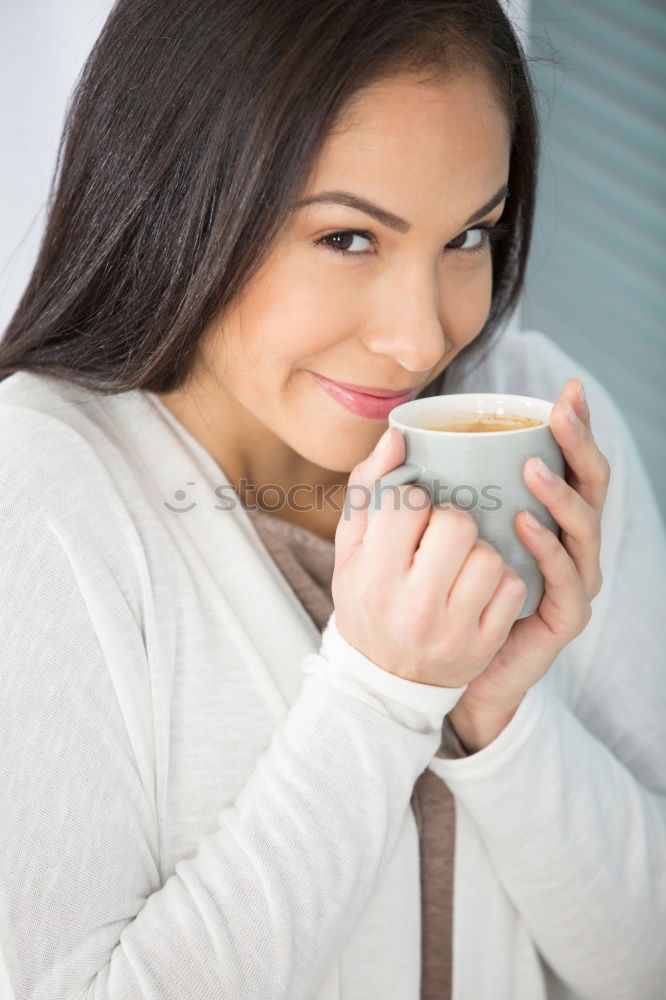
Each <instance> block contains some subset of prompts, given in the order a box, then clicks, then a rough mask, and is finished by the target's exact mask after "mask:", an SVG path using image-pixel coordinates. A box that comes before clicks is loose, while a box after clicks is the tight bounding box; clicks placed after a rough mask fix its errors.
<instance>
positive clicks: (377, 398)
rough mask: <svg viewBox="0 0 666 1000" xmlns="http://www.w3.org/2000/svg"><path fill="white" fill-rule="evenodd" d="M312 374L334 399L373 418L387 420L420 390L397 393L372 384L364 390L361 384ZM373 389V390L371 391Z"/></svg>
mask: <svg viewBox="0 0 666 1000" xmlns="http://www.w3.org/2000/svg"><path fill="white" fill-rule="evenodd" d="M310 374H311V375H313V376H314V378H315V379H316V380H317V382H319V384H320V385H321V387H322V388H323V389H325V390H326V392H328V393H329V395H331V396H332V397H333V398H334V399H336V400H337V401H338V403H341V404H342V406H345V407H346V408H347V409H348V410H351V411H352V413H356V414H358V416H361V417H368V418H370V419H371V420H385V419H386V417H388V415H389V413H390V412H391V410H392V409H394V408H395V407H396V406H399V405H400V404H401V403H407V402H408V401H409V400H410V399H414V397H415V396H416V394H417V392H418V388H417V387H413V388H411V389H408V390H406V391H405V392H400V393H395V392H391V390H390V389H375V388H374V387H371V386H367V387H366V386H363V390H366V391H362V390H361V388H360V387H359V386H350V385H347V384H345V383H343V382H333V381H332V380H331V379H328V378H325V377H324V376H323V375H319V374H318V373H317V372H311V373H310ZM370 389H372V391H370Z"/></svg>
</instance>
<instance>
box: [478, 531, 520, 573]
mask: <svg viewBox="0 0 666 1000" xmlns="http://www.w3.org/2000/svg"><path fill="white" fill-rule="evenodd" d="M474 552H475V554H476V558H477V559H478V561H479V563H480V565H481V568H482V569H484V570H485V571H486V572H487V573H488V574H497V573H500V574H503V573H504V572H513V571H512V570H509V569H508V567H507V565H506V563H505V562H504V559H503V558H502V556H501V555H500V554H499V552H498V551H497V549H495V548H493V546H492V545H490V544H489V543H488V542H486V541H484V539H483V538H479V539H478V540H477V543H476V546H475V548H474Z"/></svg>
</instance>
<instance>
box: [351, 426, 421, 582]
mask: <svg viewBox="0 0 666 1000" xmlns="http://www.w3.org/2000/svg"><path fill="white" fill-rule="evenodd" d="M404 459H405V439H404V436H403V434H402V432H401V431H400V430H399V429H398V428H397V427H392V426H391V427H387V428H386V430H385V431H384V433H383V434H382V436H381V437H380V439H379V441H378V442H377V444H376V445H375V448H374V451H372V452H371V453H370V454H369V455H368V457H367V458H365V459H363V461H362V462H359V463H358V465H355V466H354V468H353V469H352V470H351V472H350V474H349V480H348V483H347V489H346V491H345V500H344V505H343V509H342V514H341V516H340V520H339V521H338V526H337V529H336V532H335V568H336V569H337V568H338V567H339V566H342V565H343V564H344V563H346V562H347V560H348V559H350V558H351V557H352V556H353V554H354V552H355V551H356V550H357V548H358V547H359V545H360V544H361V542H362V541H363V536H364V535H365V532H366V528H367V526H368V506H369V504H370V498H371V496H372V490H373V487H374V485H375V482H376V481H377V480H378V479H379V478H380V477H381V476H383V475H385V474H386V473H387V472H390V471H391V469H395V468H396V466H398V465H400V464H401V463H402V462H403V461H404Z"/></svg>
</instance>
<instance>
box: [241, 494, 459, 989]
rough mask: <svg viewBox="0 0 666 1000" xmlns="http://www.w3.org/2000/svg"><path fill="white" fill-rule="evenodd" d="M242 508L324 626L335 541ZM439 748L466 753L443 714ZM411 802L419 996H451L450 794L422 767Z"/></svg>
mask: <svg viewBox="0 0 666 1000" xmlns="http://www.w3.org/2000/svg"><path fill="white" fill-rule="evenodd" d="M246 510H247V513H248V515H249V516H250V518H251V519H252V521H253V523H254V525H255V527H256V529H257V532H258V534H259V536H260V538H261V540H262V541H263V543H264V545H265V546H266V549H267V550H268V552H269V553H270V554H271V556H272V558H273V560H274V561H275V563H276V565H277V566H278V567H279V569H280V570H281V571H282V573H283V575H284V577H285V579H286V580H287V581H288V583H289V584H290V586H291V588H292V589H293V591H294V593H295V594H296V595H297V597H298V598H299V600H300V601H301V603H302V604H303V606H304V607H305V609H306V610H307V612H308V613H309V615H310V617H311V618H312V620H313V621H314V622H315V624H316V626H317V628H318V629H319V630H320V631H322V630H323V628H324V626H325V625H326V622H327V621H328V619H329V617H330V615H331V612H332V611H333V599H332V597H331V580H332V577H333V565H334V561H335V543H334V542H332V541H329V540H328V539H326V538H321V537H320V536H319V535H315V534H314V532H312V531H310V530H308V529H307V528H303V527H301V526H300V525H296V524H291V523H289V522H288V521H284V520H282V518H280V517H277V516H276V515H274V514H270V513H268V512H267V511H263V510H259V509H253V508H252V507H251V506H247V507H246ZM442 748H443V749H444V750H445V754H444V755H445V756H448V757H455V756H465V750H464V748H463V747H462V745H461V744H460V742H459V741H458V740H457V738H456V736H455V733H454V732H453V729H452V728H451V726H450V725H449V724H448V720H447V719H445V720H444V727H443V730H442ZM411 804H412V809H413V812H414V817H415V819H416V827H417V830H418V833H419V854H420V870H421V1000H450V997H451V913H452V888H453V838H454V829H455V805H454V798H453V796H452V794H451V792H450V791H449V790H448V788H447V787H446V785H445V784H444V782H443V781H442V780H441V779H440V778H439V777H438V776H437V775H436V774H434V773H433V772H432V771H431V770H429V769H428V768H426V770H425V771H423V772H422V773H421V775H420V776H419V778H418V780H417V781H416V784H415V785H414V791H413V794H412V799H411Z"/></svg>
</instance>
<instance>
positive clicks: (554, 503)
mask: <svg viewBox="0 0 666 1000" xmlns="http://www.w3.org/2000/svg"><path fill="white" fill-rule="evenodd" d="M523 477H524V479H525V482H526V483H527V485H528V486H529V488H530V489H531V490H532V492H533V493H534V495H535V497H536V498H537V500H540V501H541V503H542V504H543V505H544V507H547V508H548V510H549V511H550V513H551V514H552V515H553V517H554V518H555V521H556V522H557V523H558V524H559V526H560V528H561V532H562V535H561V541H558V539H557V537H556V536H555V535H554V534H553V532H549V534H550V535H551V536H552V538H553V539H554V540H555V541H556V542H558V545H560V544H561V546H563V548H564V549H565V551H566V554H567V555H568V556H569V557H570V560H572V561H573V564H574V567H575V569H576V570H577V571H578V573H579V574H580V579H581V583H582V586H583V589H584V591H585V593H586V595H587V597H588V598H589V599H590V600H591V599H592V598H593V597H596V595H597V594H598V593H599V590H600V589H601V583H602V579H601V569H600V566H599V551H600V546H601V528H600V523H599V518H598V516H597V513H596V511H595V510H594V509H593V508H592V507H591V506H590V505H589V503H586V502H585V500H584V499H583V498H582V496H581V495H580V494H579V493H577V492H576V490H575V489H574V488H573V486H570V485H569V483H567V482H566V481H565V480H564V479H563V478H562V477H561V476H558V475H557V474H556V473H555V472H553V471H552V469H549V468H548V466H547V465H546V464H545V463H544V462H542V460H541V459H540V458H530V459H529V460H528V461H527V462H526V463H525V468H524V470H523ZM544 477H545V478H544ZM519 517H520V524H521V525H522V524H525V525H527V518H526V517H525V514H524V512H523V513H521V514H520V515H519ZM525 530H526V531H528V530H529V528H527V527H526V529H525ZM546 530H547V529H546Z"/></svg>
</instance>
